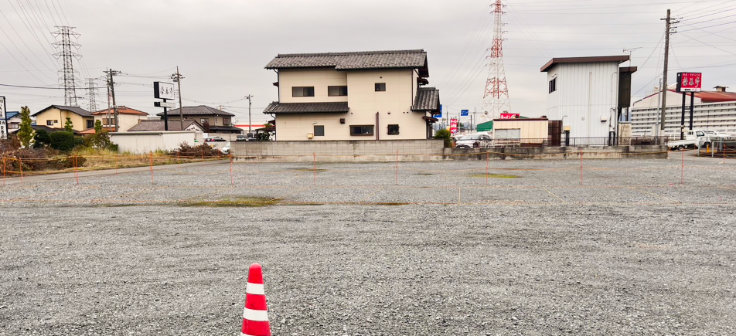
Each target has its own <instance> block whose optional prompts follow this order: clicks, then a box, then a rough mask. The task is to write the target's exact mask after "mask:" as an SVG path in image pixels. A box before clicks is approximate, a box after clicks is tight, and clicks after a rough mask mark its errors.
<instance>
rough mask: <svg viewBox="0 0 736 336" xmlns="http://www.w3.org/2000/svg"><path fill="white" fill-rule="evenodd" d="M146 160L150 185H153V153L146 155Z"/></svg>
mask: <svg viewBox="0 0 736 336" xmlns="http://www.w3.org/2000/svg"><path fill="white" fill-rule="evenodd" d="M148 158H149V162H150V167H151V184H153V152H149V153H148Z"/></svg>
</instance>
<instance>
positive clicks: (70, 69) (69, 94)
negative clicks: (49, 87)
mask: <svg viewBox="0 0 736 336" xmlns="http://www.w3.org/2000/svg"><path fill="white" fill-rule="evenodd" d="M56 28H57V30H56V31H55V32H53V33H52V34H53V35H54V36H57V37H58V38H60V41H56V42H54V47H56V48H57V49H59V48H60V49H61V51H59V52H57V53H55V54H54V56H56V57H61V64H62V70H61V75H62V81H63V84H64V105H66V106H79V104H77V98H78V97H77V93H76V88H75V84H74V64H73V60H74V58H75V57H76V58H79V54H78V53H77V52H75V50H76V49H79V43H76V42H73V41H72V37H75V38H76V37H78V36H79V33H77V32H75V31H74V28H75V27H70V26H56Z"/></svg>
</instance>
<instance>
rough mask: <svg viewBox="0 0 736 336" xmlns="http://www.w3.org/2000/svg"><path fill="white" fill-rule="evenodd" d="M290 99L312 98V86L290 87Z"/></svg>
mask: <svg viewBox="0 0 736 336" xmlns="http://www.w3.org/2000/svg"><path fill="white" fill-rule="evenodd" d="M291 96H292V97H314V86H292V87H291Z"/></svg>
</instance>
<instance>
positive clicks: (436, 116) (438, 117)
mask: <svg viewBox="0 0 736 336" xmlns="http://www.w3.org/2000/svg"><path fill="white" fill-rule="evenodd" d="M442 110H443V107H442V104H440V114H435V115H433V116H432V117H434V118H437V119H442Z"/></svg>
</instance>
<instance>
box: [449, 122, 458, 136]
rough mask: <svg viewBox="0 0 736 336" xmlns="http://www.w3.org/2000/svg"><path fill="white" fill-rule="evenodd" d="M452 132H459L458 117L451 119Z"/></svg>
mask: <svg viewBox="0 0 736 336" xmlns="http://www.w3.org/2000/svg"><path fill="white" fill-rule="evenodd" d="M450 133H452V134H455V133H457V119H450Z"/></svg>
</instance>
